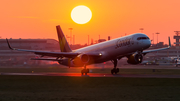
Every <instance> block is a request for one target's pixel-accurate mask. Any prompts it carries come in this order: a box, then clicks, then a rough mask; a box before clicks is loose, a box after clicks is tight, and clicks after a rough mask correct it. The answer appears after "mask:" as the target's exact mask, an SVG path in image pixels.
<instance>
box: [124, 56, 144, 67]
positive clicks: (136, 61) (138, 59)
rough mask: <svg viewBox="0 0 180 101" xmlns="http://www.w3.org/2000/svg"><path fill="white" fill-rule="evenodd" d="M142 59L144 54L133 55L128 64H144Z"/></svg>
mask: <svg viewBox="0 0 180 101" xmlns="http://www.w3.org/2000/svg"><path fill="white" fill-rule="evenodd" d="M142 59H143V56H142V54H133V55H131V56H129V57H128V60H127V62H128V63H129V64H134V65H135V64H139V63H141V62H142Z"/></svg>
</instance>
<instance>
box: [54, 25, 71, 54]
mask: <svg viewBox="0 0 180 101" xmlns="http://www.w3.org/2000/svg"><path fill="white" fill-rule="evenodd" d="M56 30H57V34H58V39H59V45H60V49H61V52H72V50H71V48H70V46H69V44H68V42H67V40H66V38H65V36H64V34H63V31H62V29H61V27H60V25H58V26H56Z"/></svg>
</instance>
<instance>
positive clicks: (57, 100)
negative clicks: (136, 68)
mask: <svg viewBox="0 0 180 101" xmlns="http://www.w3.org/2000/svg"><path fill="white" fill-rule="evenodd" d="M179 94H180V79H168V78H161V79H157V78H112V77H103V78H99V77H96V78H94V77H57V76H4V75H1V76H0V101H12V100H13V101H170V100H171V101H179V100H180V96H179Z"/></svg>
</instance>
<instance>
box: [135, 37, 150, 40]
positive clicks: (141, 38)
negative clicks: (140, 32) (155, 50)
mask: <svg viewBox="0 0 180 101" xmlns="http://www.w3.org/2000/svg"><path fill="white" fill-rule="evenodd" d="M144 39H149V38H148V37H138V38H137V40H144Z"/></svg>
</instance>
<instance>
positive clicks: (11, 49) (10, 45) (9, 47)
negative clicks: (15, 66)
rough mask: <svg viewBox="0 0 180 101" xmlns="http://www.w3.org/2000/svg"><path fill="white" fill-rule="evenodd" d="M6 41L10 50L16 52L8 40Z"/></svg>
mask: <svg viewBox="0 0 180 101" xmlns="http://www.w3.org/2000/svg"><path fill="white" fill-rule="evenodd" d="M6 41H7V44H8V47H9V49H11V50H14V49H13V48H12V47H11V45H10V44H9V41H8V39H7V38H6Z"/></svg>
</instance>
